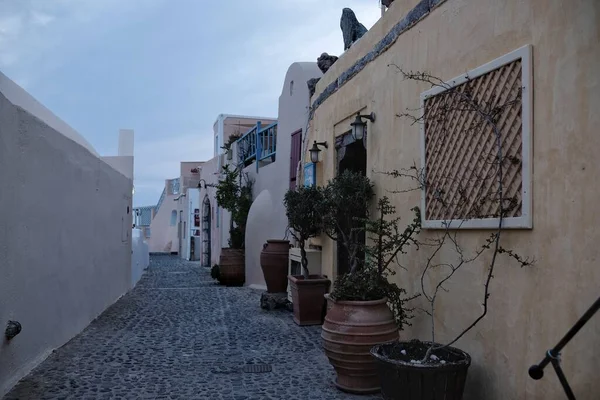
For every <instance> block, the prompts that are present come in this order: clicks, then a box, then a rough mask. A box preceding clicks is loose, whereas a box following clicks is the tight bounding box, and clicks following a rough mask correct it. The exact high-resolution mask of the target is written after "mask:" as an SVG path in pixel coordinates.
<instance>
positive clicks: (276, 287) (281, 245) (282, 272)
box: [260, 240, 290, 293]
mask: <svg viewBox="0 0 600 400" xmlns="http://www.w3.org/2000/svg"><path fill="white" fill-rule="evenodd" d="M289 257H290V241H289V240H267V243H265V244H264V245H263V251H262V252H261V253H260V266H261V268H262V271H263V275H264V276H265V282H266V283H267V292H269V293H283V292H287V283H288V279H287V275H288V264H289Z"/></svg>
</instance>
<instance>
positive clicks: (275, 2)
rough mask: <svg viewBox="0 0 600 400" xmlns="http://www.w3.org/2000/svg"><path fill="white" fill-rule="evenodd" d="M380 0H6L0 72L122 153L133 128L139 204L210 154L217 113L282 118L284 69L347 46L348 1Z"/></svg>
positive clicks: (360, 7) (368, 18)
mask: <svg viewBox="0 0 600 400" xmlns="http://www.w3.org/2000/svg"><path fill="white" fill-rule="evenodd" d="M378 3H379V2H378V1H377V0H253V1H249V0H227V1H223V0H0V70H1V71H2V72H3V73H4V74H6V75H7V76H8V77H10V78H11V79H13V80H14V81H16V82H17V83H18V84H19V85H21V86H22V87H24V88H25V89H26V90H27V91H28V92H29V93H31V94H32V95H33V96H34V97H36V98H37V99H38V100H39V101H41V102H42V103H43V104H44V105H45V106H46V107H48V108H49V109H50V110H52V111H53V112H54V113H55V114H56V115H58V116H59V117H60V118H61V119H63V120H64V121H66V122H67V123H68V124H70V125H71V126H72V127H73V128H75V129H76V130H77V131H78V132H79V133H80V134H82V135H83V136H84V137H85V138H86V139H87V140H88V141H89V142H90V143H91V144H92V145H93V146H94V148H95V149H96V150H97V151H98V153H100V154H102V155H116V153H117V143H118V130H119V128H132V129H134V130H135V135H136V139H135V188H136V193H135V198H134V204H135V205H151V204H156V202H157V201H158V198H159V196H160V193H161V191H162V189H163V185H164V180H165V179H168V178H173V177H176V176H177V175H178V173H179V172H178V171H179V161H195V160H206V159H209V158H211V157H212V149H213V142H212V125H213V123H214V121H215V120H216V117H217V115H218V114H220V113H227V114H246V115H259V116H273V117H276V116H277V104H278V97H279V94H280V92H281V87H282V85H283V78H284V77H285V73H286V71H287V68H288V67H289V65H290V64H291V63H293V62H296V61H316V58H317V57H318V56H319V55H320V54H321V53H322V52H329V53H330V54H336V55H339V54H340V53H341V52H342V50H343V42H342V33H341V30H340V27H339V24H340V16H341V12H342V8H343V7H350V8H352V9H353V10H354V11H355V13H356V15H357V17H358V19H359V20H360V21H361V22H362V23H363V24H364V25H365V26H366V27H367V28H369V27H371V26H372V25H373V24H374V23H375V22H376V21H377V19H378V18H379V16H380V10H379V6H378Z"/></svg>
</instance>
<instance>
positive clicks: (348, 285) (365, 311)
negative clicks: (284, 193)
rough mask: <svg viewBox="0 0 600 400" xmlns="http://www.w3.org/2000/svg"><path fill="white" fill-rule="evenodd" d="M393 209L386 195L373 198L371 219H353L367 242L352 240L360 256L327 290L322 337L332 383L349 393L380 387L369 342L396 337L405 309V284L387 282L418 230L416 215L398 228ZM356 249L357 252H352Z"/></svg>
mask: <svg viewBox="0 0 600 400" xmlns="http://www.w3.org/2000/svg"><path fill="white" fill-rule="evenodd" d="M394 213H395V209H394V207H393V206H392V205H391V204H390V201H389V199H388V198H387V197H382V198H381V199H379V201H378V203H377V216H376V218H375V219H374V220H369V219H368V218H358V219H357V221H358V222H360V223H361V224H362V225H363V226H364V230H365V231H366V233H367V235H368V239H369V242H368V243H369V244H365V243H364V242H362V243H357V244H354V245H352V246H353V247H357V248H362V250H363V251H364V253H365V261H364V262H362V263H361V262H357V261H354V263H353V267H354V268H353V269H351V271H350V272H349V273H347V274H344V275H338V277H337V279H336V281H335V285H334V289H333V291H332V292H331V294H330V295H329V300H330V303H331V305H330V309H329V310H328V312H327V316H326V318H325V323H324V324H323V331H322V334H321V337H322V339H323V347H324V349H325V353H326V354H327V356H328V358H329V361H330V362H331V364H332V365H333V367H334V368H335V370H336V373H337V378H336V382H335V383H336V385H337V387H338V388H340V389H341V390H344V391H347V392H351V393H358V394H362V393H375V392H378V391H379V390H380V379H379V376H378V375H377V364H376V362H375V360H374V359H373V358H372V357H371V354H370V350H371V347H372V346H373V345H374V344H377V343H387V342H391V341H395V340H398V337H399V336H398V331H399V330H401V329H402V328H403V326H404V325H405V324H406V323H407V319H408V318H409V317H410V316H409V311H410V310H407V309H406V307H405V303H406V302H407V301H408V300H410V299H409V298H406V296H405V294H406V292H405V291H404V289H402V288H400V287H398V286H397V285H396V284H395V283H390V282H389V281H388V279H387V278H388V276H389V275H393V274H394V271H393V269H392V268H391V266H392V264H393V263H394V261H395V259H396V257H397V256H398V254H401V253H403V252H404V251H405V249H406V247H407V246H410V245H411V244H414V243H415V239H414V237H415V236H416V235H417V234H418V233H419V231H420V216H419V213H418V209H415V218H414V220H413V221H412V222H411V223H410V224H409V225H408V227H407V228H406V229H405V230H404V231H400V230H398V229H397V226H398V225H397V222H398V220H399V218H393V219H391V220H389V219H388V218H389V216H391V215H393V214H394ZM355 254H356V253H355Z"/></svg>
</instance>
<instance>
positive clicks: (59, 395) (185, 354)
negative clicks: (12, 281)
mask: <svg viewBox="0 0 600 400" xmlns="http://www.w3.org/2000/svg"><path fill="white" fill-rule="evenodd" d="M259 299H260V292H258V291H253V290H251V289H248V288H226V287H222V286H217V285H215V284H214V283H213V281H212V280H211V278H210V274H209V271H208V269H205V268H202V267H199V266H198V263H190V262H185V261H180V260H179V259H178V258H177V257H174V256H153V257H152V259H151V265H150V268H149V269H148V272H147V273H146V274H145V275H144V276H143V277H142V280H141V281H140V283H138V285H137V286H136V287H135V289H134V290H132V291H131V292H130V293H128V294H127V295H125V296H124V297H123V298H122V299H121V300H119V301H118V302H117V303H115V304H114V305H113V306H111V307H110V308H109V309H108V310H106V311H105V312H104V313H103V314H102V315H101V316H100V317H99V318H98V319H96V320H95V321H94V322H92V323H91V324H90V326H89V327H88V328H86V329H85V330H84V331H83V332H82V333H81V334H80V335H79V336H77V337H75V338H74V339H73V340H71V341H70V342H69V343H67V344H66V345H65V346H63V347H62V348H60V349H58V350H57V351H55V352H54V353H53V354H52V355H51V356H50V357H48V359H47V360H46V361H45V362H43V363H42V364H41V365H40V366H39V367H38V368H36V369H35V370H34V371H33V372H32V373H31V374H29V375H28V376H27V377H25V378H24V379H22V380H21V382H19V384H18V385H17V386H16V387H15V388H14V389H13V390H12V391H11V392H10V393H8V395H7V396H6V397H5V400H8V399H11V400H12V399H21V400H27V399H31V400H34V399H35V400H42V399H78V400H79V399H117V398H121V399H209V400H213V399H214V400H219V399H223V400H238V399H239V400H242V399H245V400H269V399H277V400H293V399H298V400H311V399H326V400H336V399H365V400H367V399H369V400H370V399H376V398H377V399H378V398H379V397H377V396H351V395H348V394H344V393H342V392H339V391H338V390H337V389H336V388H335V386H334V385H333V384H332V379H333V377H334V372H333V369H332V368H331V366H330V365H329V363H328V361H327V358H326V357H325V355H324V353H323V351H322V350H321V341H320V327H318V326H317V327H302V328H301V327H298V326H296V325H295V324H294V322H293V320H292V316H291V313H289V312H287V311H271V312H267V311H263V310H262V309H261V308H260V306H259V303H260V301H259ZM253 363H254V364H256V363H267V364H271V365H272V372H266V373H247V372H242V371H241V369H242V368H243V367H244V365H247V364H253Z"/></svg>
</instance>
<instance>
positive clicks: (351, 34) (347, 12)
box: [340, 8, 367, 50]
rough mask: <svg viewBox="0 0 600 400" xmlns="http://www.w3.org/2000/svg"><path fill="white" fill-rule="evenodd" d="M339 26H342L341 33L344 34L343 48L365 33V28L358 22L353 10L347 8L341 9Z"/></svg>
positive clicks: (346, 48)
mask: <svg viewBox="0 0 600 400" xmlns="http://www.w3.org/2000/svg"><path fill="white" fill-rule="evenodd" d="M340 27H341V28H342V35H343V36H344V50H348V49H349V48H350V46H352V43H354V42H356V41H357V40H358V39H360V38H361V37H362V36H363V35H364V34H365V33H367V28H365V26H364V25H363V24H361V23H360V22H358V19H357V18H356V15H355V14H354V11H352V10H351V9H349V8H344V9H343V10H342V18H341V20H340Z"/></svg>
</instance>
